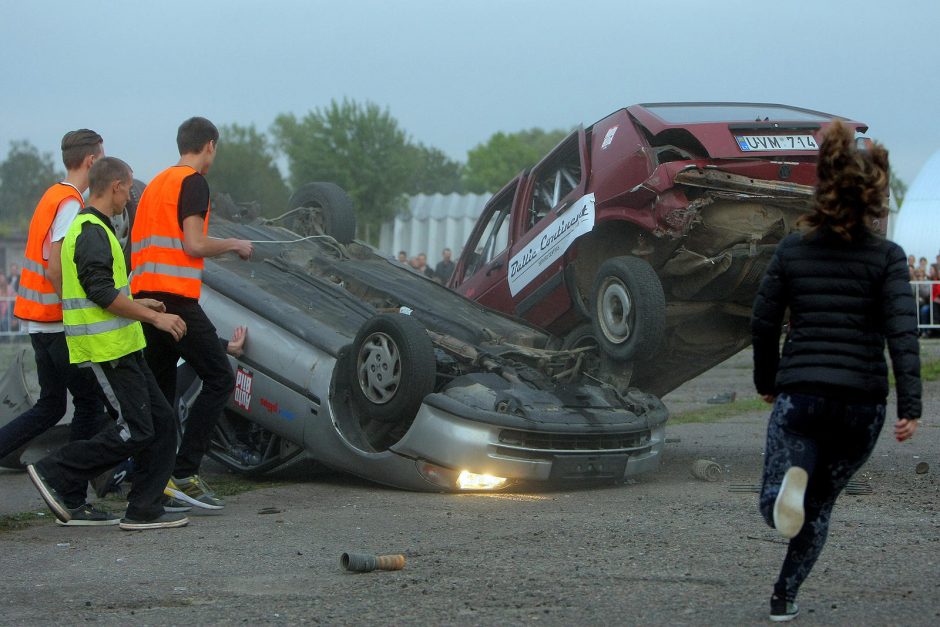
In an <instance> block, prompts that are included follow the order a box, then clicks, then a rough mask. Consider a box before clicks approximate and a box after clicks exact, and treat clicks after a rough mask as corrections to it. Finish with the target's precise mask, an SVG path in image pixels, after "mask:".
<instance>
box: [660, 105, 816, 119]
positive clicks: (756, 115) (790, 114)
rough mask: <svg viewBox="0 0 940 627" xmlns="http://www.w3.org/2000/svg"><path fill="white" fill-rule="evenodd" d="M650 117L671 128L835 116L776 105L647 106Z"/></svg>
mask: <svg viewBox="0 0 940 627" xmlns="http://www.w3.org/2000/svg"><path fill="white" fill-rule="evenodd" d="M643 107H644V108H645V109H646V110H648V111H649V112H650V113H653V114H655V115H656V116H658V117H660V118H662V119H663V120H664V121H665V122H666V123H668V124H699V123H703V122H764V121H770V122H775V121H787V122H793V121H811V122H828V121H830V120H832V116H829V115H826V114H825V113H819V112H818V111H807V110H806V109H796V108H794V107H786V106H784V105H774V104H746V103H741V104H700V105H696V104H645V105H643Z"/></svg>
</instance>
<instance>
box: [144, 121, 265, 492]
mask: <svg viewBox="0 0 940 627" xmlns="http://www.w3.org/2000/svg"><path fill="white" fill-rule="evenodd" d="M218 141H219V131H218V130H217V129H216V127H215V125H214V124H212V122H210V121H209V120H207V119H205V118H199V117H195V118H190V119H188V120H186V121H185V122H183V123H182V124H181V125H180V127H179V130H178V132H177V135H176V144H177V147H178V148H179V153H180V160H179V162H178V163H177V164H176V165H175V166H173V167H170V168H167V169H166V170H164V171H163V172H161V173H160V174H158V175H157V176H156V177H155V178H154V179H153V180H152V181H151V182H150V184H149V185H147V187H146V189H144V193H143V194H142V195H141V198H140V202H139V203H138V205H137V214H136V216H135V218H134V227H133V229H132V230H131V265H132V266H133V277H132V279H131V292H132V293H133V294H134V297H135V298H152V299H156V300H159V301H161V302H163V303H164V304H165V305H166V310H167V311H169V312H171V313H174V314H177V315H179V316H180V317H181V318H182V319H183V320H184V321H185V322H186V328H187V330H188V331H187V333H186V336H185V337H184V338H183V339H182V340H180V341H179V342H176V341H174V338H173V337H171V336H170V334H169V333H166V332H165V331H164V330H162V329H159V328H156V327H153V326H151V325H144V334H145V335H146V337H147V349H146V351H145V355H146V358H147V363H148V364H149V365H150V368H151V369H152V370H153V374H154V376H155V377H156V379H157V383H158V384H159V385H160V389H161V390H163V394H164V396H165V397H166V398H167V400H169V401H170V402H171V403H172V402H173V401H174V399H175V398H176V364H177V361H179V358H180V357H182V358H183V359H185V360H186V362H187V363H189V365H190V366H192V367H193V369H194V370H195V371H196V374H197V375H198V376H199V378H200V379H202V391H201V392H200V394H199V396H198V397H197V398H196V400H195V402H194V403H193V407H192V410H191V411H190V413H189V418H188V419H187V421H186V429H185V431H184V432H183V439H182V442H181V443H180V448H179V452H178V453H177V455H176V464H175V466H174V469H173V476H172V478H171V479H170V480H169V482H168V483H167V485H166V494H167V496H170V497H172V498H175V499H178V500H182V501H184V502H186V503H190V504H192V505H195V506H197V507H202V508H206V509H221V508H222V507H224V506H225V502H224V501H223V500H222V499H220V498H218V497H217V496H215V494H214V493H213V492H212V490H211V489H209V486H207V485H206V483H205V482H204V481H203V480H202V479H201V478H200V477H199V464H200V463H201V462H202V458H203V456H204V455H205V454H206V452H207V451H208V450H209V445H210V441H211V438H212V432H213V430H214V428H215V425H216V422H218V419H219V416H220V415H221V414H222V408H223V407H224V406H225V402H226V400H227V399H228V396H229V394H231V393H232V389H233V388H234V387H235V375H234V374H233V373H232V369H231V366H230V365H229V362H228V358H227V357H226V356H225V351H224V350H223V349H222V346H221V345H220V344H219V338H218V335H217V334H216V330H215V327H214V326H213V325H212V323H211V322H210V321H209V318H208V317H207V316H206V314H205V312H204V311H203V310H202V307H200V305H199V294H200V289H201V287H202V268H203V259H204V258H205V257H217V256H219V255H222V254H224V253H228V252H234V253H237V254H238V256H239V257H241V258H242V259H248V258H249V257H251V251H252V245H251V242H249V241H246V240H239V239H213V238H210V237H209V236H208V234H207V233H208V226H209V184H208V183H207V182H206V179H205V174H207V173H208V172H209V168H210V167H211V166H212V162H213V161H214V159H215V154H216V146H217V144H218Z"/></svg>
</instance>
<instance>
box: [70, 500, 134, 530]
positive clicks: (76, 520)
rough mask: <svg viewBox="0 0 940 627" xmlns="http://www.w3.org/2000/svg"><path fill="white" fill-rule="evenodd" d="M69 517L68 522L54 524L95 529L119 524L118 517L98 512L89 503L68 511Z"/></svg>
mask: <svg viewBox="0 0 940 627" xmlns="http://www.w3.org/2000/svg"><path fill="white" fill-rule="evenodd" d="M69 516H70V517H71V520H69V521H68V522H62V521H61V520H56V521H55V522H56V524H57V525H62V526H63V527H95V526H100V525H116V524H118V523H119V522H121V517H120V516H117V515H115V514H112V513H111V512H106V511H104V510H100V509H98V508H97V507H95V506H94V505H92V504H91V503H85V504H84V505H79V506H78V507H76V508H75V509H70V510H69Z"/></svg>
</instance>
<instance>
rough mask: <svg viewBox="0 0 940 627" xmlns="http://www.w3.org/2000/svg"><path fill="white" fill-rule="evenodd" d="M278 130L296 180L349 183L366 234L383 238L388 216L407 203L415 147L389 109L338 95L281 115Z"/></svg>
mask: <svg viewBox="0 0 940 627" xmlns="http://www.w3.org/2000/svg"><path fill="white" fill-rule="evenodd" d="M272 132H273V134H274V137H275V138H276V139H277V142H278V145H279V147H280V148H281V149H282V150H283V151H284V154H285V155H286V156H287V160H288V164H289V167H290V183H291V186H292V187H294V188H296V187H299V186H300V185H303V184H305V183H309V182H311V181H331V182H333V183H336V184H337V185H339V186H340V187H342V188H343V189H345V190H346V192H347V193H348V194H349V195H350V197H351V198H352V200H353V203H354V205H355V208H356V217H357V224H358V228H359V234H360V236H364V237H365V238H366V239H374V240H377V238H378V233H379V227H380V225H381V224H382V222H383V221H384V220H386V219H388V218H391V217H393V216H394V215H395V214H396V213H398V212H399V211H400V210H402V209H403V207H404V194H405V193H406V192H407V191H408V190H409V182H410V181H411V180H412V173H413V168H414V164H415V161H416V159H415V152H414V149H413V147H412V146H411V143H410V142H409V139H408V136H407V135H406V134H405V132H404V131H403V130H402V129H401V128H399V126H398V122H397V121H396V120H395V118H393V117H392V116H391V114H390V113H389V112H388V110H387V109H381V108H380V107H379V106H378V105H376V104H374V103H371V102H367V103H365V104H363V105H360V104H358V103H356V102H354V101H350V100H346V99H344V100H343V101H342V102H341V103H340V102H336V101H335V100H334V101H332V102H331V103H330V105H329V106H328V107H325V108H323V109H319V108H318V109H315V110H313V111H310V112H309V113H307V115H305V116H304V117H303V118H302V119H298V118H297V117H295V116H294V115H293V114H281V115H279V116H277V118H276V119H275V120H274V124H273V126H272Z"/></svg>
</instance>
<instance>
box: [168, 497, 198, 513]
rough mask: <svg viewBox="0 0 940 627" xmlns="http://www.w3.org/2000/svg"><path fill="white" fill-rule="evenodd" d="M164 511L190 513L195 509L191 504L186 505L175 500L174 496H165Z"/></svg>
mask: <svg viewBox="0 0 940 627" xmlns="http://www.w3.org/2000/svg"><path fill="white" fill-rule="evenodd" d="M161 503H163V509H164V510H165V511H168V512H188V511H189V510H191V509H192V508H193V506H192V505H190V504H189V503H184V502H183V501H181V500H179V499H174V498H173V497H172V496H167V495H166V494H164V495H163V500H162V501H161Z"/></svg>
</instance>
